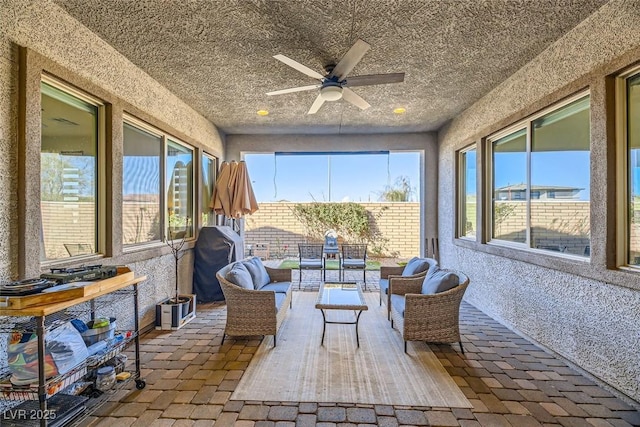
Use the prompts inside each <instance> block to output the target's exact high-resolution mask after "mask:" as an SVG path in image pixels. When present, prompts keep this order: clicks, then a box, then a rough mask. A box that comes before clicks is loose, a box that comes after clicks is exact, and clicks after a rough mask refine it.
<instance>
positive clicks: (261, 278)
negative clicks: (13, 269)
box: [242, 256, 271, 289]
mask: <svg viewBox="0 0 640 427" xmlns="http://www.w3.org/2000/svg"><path fill="white" fill-rule="evenodd" d="M242 264H243V265H244V266H245V267H247V270H249V274H250V275H251V280H252V281H253V288H254V289H261V288H262V287H263V286H265V285H268V284H269V283H271V277H269V273H267V269H266V268H264V264H262V261H261V260H260V258H258V257H255V256H253V257H249V258H247V259H245V260H244V261H242Z"/></svg>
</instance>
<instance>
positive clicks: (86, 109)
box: [40, 82, 100, 260]
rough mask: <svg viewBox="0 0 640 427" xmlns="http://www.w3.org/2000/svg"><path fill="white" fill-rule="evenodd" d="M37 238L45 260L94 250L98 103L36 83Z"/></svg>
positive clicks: (67, 91) (96, 211) (89, 252)
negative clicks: (38, 142)
mask: <svg viewBox="0 0 640 427" xmlns="http://www.w3.org/2000/svg"><path fill="white" fill-rule="evenodd" d="M40 89H41V102H42V104H41V105H42V133H41V135H42V139H41V149H40V210H41V215H42V234H41V239H42V241H41V244H42V247H43V248H44V258H45V260H57V259H62V258H68V257H72V256H79V255H90V254H94V253H97V252H98V232H97V224H98V217H97V216H98V212H99V209H98V206H97V200H98V197H97V196H98V182H97V176H98V160H99V159H98V142H99V141H98V139H99V137H98V136H99V123H98V121H99V114H98V111H99V106H100V104H99V103H98V102H94V101H93V100H91V99H90V98H89V97H88V96H87V97H84V96H82V94H77V93H75V91H72V90H70V89H69V90H67V88H65V87H63V86H60V87H59V86H57V85H55V84H53V83H51V84H49V83H48V82H42V83H41V87H40Z"/></svg>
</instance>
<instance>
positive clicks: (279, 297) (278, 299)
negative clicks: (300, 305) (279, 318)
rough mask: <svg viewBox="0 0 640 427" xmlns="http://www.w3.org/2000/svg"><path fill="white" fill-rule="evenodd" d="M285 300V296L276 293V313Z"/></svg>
mask: <svg viewBox="0 0 640 427" xmlns="http://www.w3.org/2000/svg"><path fill="white" fill-rule="evenodd" d="M285 299H287V294H283V293H280V292H276V311H280V308H281V307H282V303H283V302H284V300H285Z"/></svg>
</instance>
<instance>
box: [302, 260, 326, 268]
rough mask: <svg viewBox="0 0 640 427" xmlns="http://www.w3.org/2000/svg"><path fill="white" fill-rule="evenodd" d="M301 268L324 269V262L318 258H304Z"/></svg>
mask: <svg viewBox="0 0 640 427" xmlns="http://www.w3.org/2000/svg"><path fill="white" fill-rule="evenodd" d="M300 268H322V260H321V259H316V258H302V260H300Z"/></svg>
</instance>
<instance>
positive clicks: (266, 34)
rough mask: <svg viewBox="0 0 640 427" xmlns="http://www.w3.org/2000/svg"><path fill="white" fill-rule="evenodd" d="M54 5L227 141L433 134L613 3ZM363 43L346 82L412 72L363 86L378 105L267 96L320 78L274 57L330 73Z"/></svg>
mask: <svg viewBox="0 0 640 427" xmlns="http://www.w3.org/2000/svg"><path fill="white" fill-rule="evenodd" d="M54 1H55V2H56V3H57V4H59V5H60V6H62V7H63V8H64V9H66V10H67V11H68V12H69V13H70V14H71V15H72V16H74V17H75V18H76V19H78V20H79V21H80V22H82V23H83V24H84V25H86V26H87V27H88V28H89V29H91V30H92V31H94V32H95V33H97V34H98V35H99V36H100V37H102V38H103V39H104V40H105V41H107V42H108V43H109V44H111V45H112V46H113V47H114V48H115V49H117V50H118V51H119V52H121V53H122V54H123V55H124V56H126V57H127V58H129V60H131V61H132V62H133V63H135V64H136V65H138V66H139V67H140V68H142V69H143V70H145V71H146V72H147V73H148V74H149V75H151V76H152V77H154V78H155V79H156V80H158V81H159V82H160V83H162V84H163V85H164V86H166V87H167V88H169V89H170V90H171V91H173V92H174V93H175V94H177V95H178V96H179V97H180V98H182V99H183V100H184V101H185V102H187V103H188V104H189V105H191V106H192V107H193V108H195V109H196V110H198V111H199V112H201V113H202V114H203V115H204V116H205V117H207V118H208V119H209V120H211V121H212V122H213V123H215V124H216V125H217V126H218V127H219V128H220V129H221V130H222V131H223V132H225V133H228V134H242V133H244V134H246V133H380V132H383V133H385V132H423V131H432V130H437V129H438V128H439V127H440V126H442V125H443V124H444V123H446V122H447V121H448V120H450V119H451V118H453V117H455V116H456V115H457V114H459V113H460V112H462V111H463V110H464V109H465V108H467V107H468V106H470V105H471V104H472V103H473V102H475V101H476V100H478V99H479V98H480V97H482V96H483V95H485V94H486V93H487V92H489V91H490V90H491V89H493V88H494V87H495V86H496V85H498V84H499V83H500V82H502V81H503V80H505V79H506V78H507V77H509V76H510V75H511V74H513V73H514V72H515V71H516V70H517V69H519V68H520V67H522V66H523V65H524V64H526V63H527V62H529V61H530V60H531V59H533V58H534V57H535V56H536V55H538V54H539V53H540V52H542V51H543V50H544V49H545V48H546V47H547V46H549V45H550V44H551V43H553V42H554V41H555V40H557V39H558V38H560V37H561V36H562V35H563V34H565V33H566V32H567V31H569V30H570V29H572V28H573V27H575V26H576V25H577V24H579V23H580V22H581V21H582V20H584V19H585V18H586V17H588V16H589V15H590V14H592V13H593V12H594V11H595V10H596V9H597V8H598V7H600V6H601V5H602V4H604V3H606V2H607V1H606V0H520V1H517V0H442V1H439V0H431V1H424V0H423V1H418V0H416V1H413V0H396V1H391V0H388V1H382V0H344V1H339V0H325V1H312V0H306V1H303V0H281V1H276V0H271V1H266V0H262V1H257V0H256V1H248V0H244V1H243V0H240V1H232V0H218V1H212V0H188V1H187V0H108V1H107V0H105V1H100V0H54ZM358 38H360V39H363V40H364V41H366V42H367V43H369V44H370V45H371V49H370V50H369V51H368V53H367V54H366V55H365V56H364V58H363V59H362V60H361V61H360V63H358V65H357V66H356V67H355V68H354V69H353V71H352V72H351V73H350V74H349V75H350V76H357V75H364V74H378V73H391V72H404V73H406V75H405V81H404V83H397V84H389V85H380V86H363V87H355V88H354V89H353V90H354V91H355V92H356V93H357V94H358V95H360V96H361V97H362V98H364V99H365V100H366V101H368V102H369V104H371V108H369V109H367V110H364V111H363V110H360V109H358V108H357V107H355V106H353V105H351V104H348V103H346V102H345V101H344V100H341V101H337V102H331V103H329V102H328V103H325V104H324V106H323V107H322V108H321V109H320V111H318V113H316V114H315V115H307V114H306V113H307V111H308V110H309V108H310V106H311V104H312V103H313V101H314V99H315V97H316V96H317V92H316V91H309V92H298V93H290V94H286V95H279V96H267V95H266V94H265V93H266V92H269V91H274V90H278V89H285V88H290V87H295V86H305V85H310V84H314V83H316V82H317V81H316V80H314V79H312V78H310V77H307V76H305V75H304V74H302V73H300V72H298V71H296V70H294V69H293V68H290V67H288V66H287V65H285V64H283V63H281V62H279V61H277V60H275V59H274V58H273V55H276V54H283V55H286V56H288V57H289V58H292V59H294V60H296V61H298V62H300V63H302V64H304V65H306V66H308V67H310V68H312V69H313V70H316V71H318V72H320V73H322V74H324V73H323V68H324V66H325V65H326V64H328V63H331V62H334V63H335V62H337V61H338V60H339V59H340V58H341V57H342V55H343V54H344V53H345V52H346V51H347V50H348V49H349V48H350V47H351V45H352V44H353V43H354V42H355V41H356V40H357V39H358ZM399 106H402V107H405V108H406V109H407V112H406V113H405V114H404V115H394V114H393V113H392V110H393V109H394V108H395V107H399ZM259 109H267V110H269V112H270V114H269V115H268V116H266V117H260V116H258V115H257V114H256V111H257V110H259Z"/></svg>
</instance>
